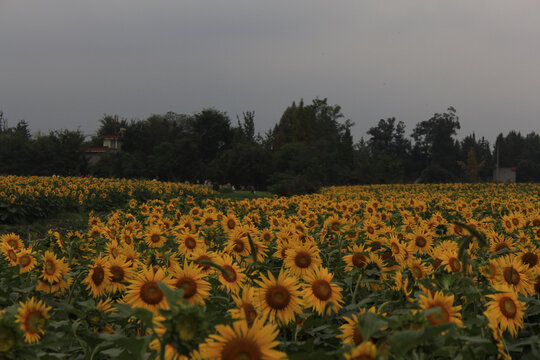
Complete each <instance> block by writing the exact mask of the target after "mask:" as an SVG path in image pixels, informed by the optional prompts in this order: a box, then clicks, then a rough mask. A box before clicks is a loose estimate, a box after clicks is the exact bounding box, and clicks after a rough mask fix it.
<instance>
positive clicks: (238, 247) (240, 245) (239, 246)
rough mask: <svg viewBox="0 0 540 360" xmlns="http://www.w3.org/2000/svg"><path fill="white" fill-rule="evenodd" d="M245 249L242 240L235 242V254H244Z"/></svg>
mask: <svg viewBox="0 0 540 360" xmlns="http://www.w3.org/2000/svg"><path fill="white" fill-rule="evenodd" d="M245 248H246V247H245V245H244V242H243V241H242V240H235V241H234V248H233V250H234V251H235V252H238V253H239V252H242V251H244V249H245Z"/></svg>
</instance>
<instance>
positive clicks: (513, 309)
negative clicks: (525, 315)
mask: <svg viewBox="0 0 540 360" xmlns="http://www.w3.org/2000/svg"><path fill="white" fill-rule="evenodd" d="M499 309H500V310H501V313H502V314H503V315H504V317H506V318H508V319H513V318H515V317H516V314H517V306H516V303H515V302H514V300H512V299H511V298H509V297H508V296H505V297H503V298H501V299H500V300H499Z"/></svg>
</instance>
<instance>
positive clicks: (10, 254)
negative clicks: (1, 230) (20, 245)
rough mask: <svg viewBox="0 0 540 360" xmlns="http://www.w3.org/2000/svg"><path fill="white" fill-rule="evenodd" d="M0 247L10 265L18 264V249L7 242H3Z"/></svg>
mask: <svg viewBox="0 0 540 360" xmlns="http://www.w3.org/2000/svg"><path fill="white" fill-rule="evenodd" d="M0 249H1V250H2V253H4V258H5V259H6V260H7V261H8V262H9V265H11V266H16V265H17V260H18V254H17V250H15V249H14V248H12V247H11V246H9V245H7V244H6V243H3V244H2V245H1V247H0Z"/></svg>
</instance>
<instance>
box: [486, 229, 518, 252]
mask: <svg viewBox="0 0 540 360" xmlns="http://www.w3.org/2000/svg"><path fill="white" fill-rule="evenodd" d="M487 236H488V238H489V244H490V245H489V248H490V250H491V252H492V253H493V254H495V255H498V254H497V253H498V252H499V251H502V250H504V249H508V250H509V251H512V250H514V244H513V239H512V238H507V237H505V236H504V235H502V234H498V233H496V232H494V231H490V232H488V233H487Z"/></svg>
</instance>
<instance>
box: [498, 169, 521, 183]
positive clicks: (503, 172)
mask: <svg viewBox="0 0 540 360" xmlns="http://www.w3.org/2000/svg"><path fill="white" fill-rule="evenodd" d="M493 181H495V182H503V183H509V182H510V183H515V182H516V168H515V167H508V168H498V169H495V170H493Z"/></svg>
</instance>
